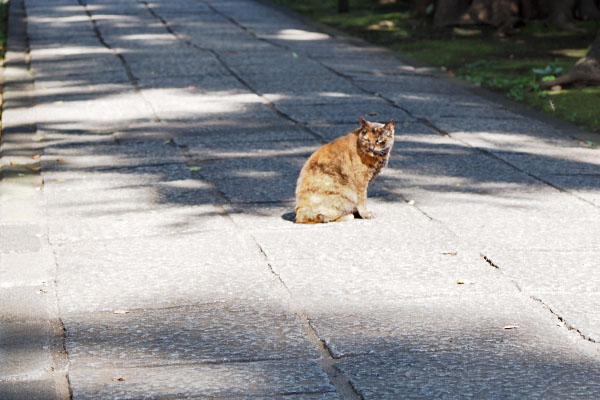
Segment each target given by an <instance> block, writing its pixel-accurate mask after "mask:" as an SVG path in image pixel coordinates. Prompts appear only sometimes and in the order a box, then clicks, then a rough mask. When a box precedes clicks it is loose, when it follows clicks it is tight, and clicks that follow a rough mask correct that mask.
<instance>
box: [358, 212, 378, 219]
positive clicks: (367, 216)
mask: <svg viewBox="0 0 600 400" xmlns="http://www.w3.org/2000/svg"><path fill="white" fill-rule="evenodd" d="M360 217H361V218H362V219H373V218H375V213H374V212H373V211H365V212H362V213H360Z"/></svg>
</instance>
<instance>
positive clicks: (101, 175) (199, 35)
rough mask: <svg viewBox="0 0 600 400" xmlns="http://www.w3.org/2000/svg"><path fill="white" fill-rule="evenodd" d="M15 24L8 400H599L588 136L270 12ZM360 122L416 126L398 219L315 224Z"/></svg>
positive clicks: (1, 256)
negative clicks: (303, 203)
mask: <svg viewBox="0 0 600 400" xmlns="http://www.w3.org/2000/svg"><path fill="white" fill-rule="evenodd" d="M10 12H11V13H10V27H9V29H10V32H9V41H8V53H7V56H6V68H5V71H4V74H5V85H4V112H3V116H2V119H3V121H2V125H3V126H2V128H3V129H2V153H1V155H2V158H1V164H0V165H2V180H1V181H0V304H1V305H2V307H1V309H0V322H1V324H0V360H1V362H0V398H2V399H52V398H57V399H66V398H74V399H100V398H103V399H104V398H120V399H137V398H161V399H174V398H227V399H238V398H239V399H241V398H274V399H278V398H281V399H283V398H285V399H320V400H324V399H358V398H364V399H400V398H448V399H451V398H477V399H483V398H485V399H489V398H497V399H507V398H514V399H523V398H536V399H553V398H560V399H567V398H572V399H597V398H599V397H600V379H599V378H598V376H600V347H598V346H599V344H598V341H599V340H600V268H599V267H600V261H598V260H599V257H598V256H599V255H600V224H599V223H598V222H599V221H600V157H599V156H600V153H599V151H600V150H598V149H595V148H591V147H589V146H586V145H585V143H583V144H582V141H581V140H579V139H573V138H572V137H570V136H569V135H571V134H572V132H570V131H565V129H564V128H563V125H557V124H548V123H546V122H541V121H540V120H538V119H532V118H530V117H529V116H527V115H525V114H521V113H519V112H514V111H511V107H506V106H503V105H502V104H500V103H497V102H494V101H491V100H489V99H487V97H486V96H484V97H481V96H479V95H478V94H482V93H483V92H478V91H474V90H472V89H469V88H465V87H464V86H458V85H456V84H454V83H452V82H449V81H448V80H444V79H440V78H439V77H438V75H437V74H436V73H434V72H432V71H431V70H429V69H427V68H418V67H414V66H411V65H409V64H406V63H405V62H403V61H402V60H401V59H399V58H397V57H396V56H395V55H393V54H391V53H390V52H388V51H386V50H382V49H379V48H374V47H371V46H368V45H366V44H364V43H362V42H360V41H356V40H351V39H347V38H343V37H336V36H335V35H331V34H327V33H322V32H320V31H319V30H318V29H316V28H315V27H314V26H311V25H308V24H307V23H305V22H303V21H302V20H300V19H299V18H297V17H294V16H293V15H291V14H289V13H286V12H282V10H280V9H278V8H273V7H272V6H269V5H267V4H266V3H262V2H255V1H252V0H153V1H150V0H149V1H145V0H139V1H136V0H52V1H49V0H11V4H10ZM358 116H365V117H367V118H370V119H373V120H379V121H385V120H387V119H389V118H393V119H395V120H396V127H397V138H396V145H395V148H394V150H393V154H392V159H391V163H390V166H389V168H388V169H387V170H386V171H385V172H384V173H383V174H382V176H380V177H379V178H378V180H377V181H376V183H374V184H373V186H372V188H371V190H370V197H371V198H370V207H371V209H373V211H375V213H376V214H377V215H378V217H377V218H376V219H374V220H355V221H352V222H347V223H340V224H327V225H317V226H303V225H302V226H301V225H295V224H294V223H293V222H291V213H292V211H293V196H294V186H295V180H296V177H297V174H298V172H299V170H300V167H301V166H302V163H303V162H304V160H305V159H306V158H307V157H308V155H309V154H310V153H311V152H312V151H314V149H316V148H317V147H318V146H320V145H321V144H322V143H323V142H325V141H329V140H331V139H332V138H334V137H336V136H340V135H343V134H345V133H347V132H348V131H349V130H351V129H353V128H354V127H355V126H357V119H358ZM584 142H585V141H584Z"/></svg>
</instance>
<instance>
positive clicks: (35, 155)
mask: <svg viewBox="0 0 600 400" xmlns="http://www.w3.org/2000/svg"><path fill="white" fill-rule="evenodd" d="M40 157H41V155H40V154H34V155H32V156H31V158H33V159H34V160H37V159H38V158H40Z"/></svg>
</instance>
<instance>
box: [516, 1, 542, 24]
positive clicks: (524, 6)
mask: <svg viewBox="0 0 600 400" xmlns="http://www.w3.org/2000/svg"><path fill="white" fill-rule="evenodd" d="M543 3H544V1H543V0H521V7H520V8H521V10H520V11H521V17H522V18H523V19H524V20H530V19H534V18H538V17H540V16H541V15H542V14H543V8H544V7H543V6H544V4H543Z"/></svg>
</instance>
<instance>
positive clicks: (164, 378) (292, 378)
mask: <svg viewBox="0 0 600 400" xmlns="http://www.w3.org/2000/svg"><path fill="white" fill-rule="evenodd" d="M69 381H70V383H71V385H72V389H73V396H74V397H75V398H78V399H96V398H98V397H103V398H123V399H135V398H139V397H140V396H153V397H164V396H177V397H178V396H182V397H185V398H215V397H216V398H227V399H248V398H252V399H255V398H259V399H260V398H263V399H279V398H285V399H287V398H291V399H316V400H326V399H337V398H338V397H337V396H336V395H335V393H334V390H335V389H334V387H333V386H332V385H331V384H330V383H329V381H328V379H327V376H326V375H325V373H324V372H323V371H322V370H321V369H320V367H319V366H318V364H317V363H316V362H314V361H264V362H255V363H240V364H237V363H232V364H207V365H196V366H185V367H183V366H173V367H160V368H150V369H146V368H119V369H97V368H85V369H73V370H71V371H70V373H69ZM319 393H322V394H319Z"/></svg>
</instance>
